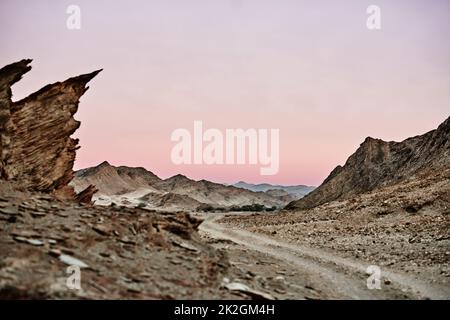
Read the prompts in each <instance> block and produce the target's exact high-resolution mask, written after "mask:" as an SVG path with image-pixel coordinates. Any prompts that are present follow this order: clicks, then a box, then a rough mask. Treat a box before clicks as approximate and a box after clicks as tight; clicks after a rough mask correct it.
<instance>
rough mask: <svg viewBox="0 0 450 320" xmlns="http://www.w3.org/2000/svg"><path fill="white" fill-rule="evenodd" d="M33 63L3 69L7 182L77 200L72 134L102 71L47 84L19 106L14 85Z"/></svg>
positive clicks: (0, 124)
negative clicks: (90, 88) (84, 98)
mask: <svg viewBox="0 0 450 320" xmlns="http://www.w3.org/2000/svg"><path fill="white" fill-rule="evenodd" d="M30 62H31V60H22V61H20V62H16V63H13V64H11V65H8V66H6V67H4V68H2V69H1V70H0V134H1V137H0V174H1V178H2V179H4V180H8V181H13V182H14V183H15V184H16V185H17V186H18V187H21V188H24V189H27V190H34V191H41V192H54V193H56V194H62V193H64V194H67V195H71V196H73V191H72V190H71V188H68V187H67V186H68V184H69V182H70V181H71V180H72V178H73V170H72V168H73V163H74V160H75V151H76V150H77V149H78V139H72V138H71V137H70V136H71V135H72V134H73V133H74V132H75V130H77V129H78V127H79V125H80V123H79V122H78V121H76V120H75V119H74V118H73V115H74V114H75V113H76V112H77V110H78V104H79V100H80V97H81V96H82V95H83V94H84V93H85V92H86V91H87V90H88V87H87V86H86V84H87V83H88V82H89V81H90V80H91V79H92V78H94V77H95V76H96V75H97V74H98V73H99V72H100V71H101V70H97V71H94V72H92V73H88V74H83V75H80V76H77V77H73V78H70V79H68V80H66V81H64V82H56V83H53V84H50V85H47V86H45V87H43V88H42V89H40V90H39V91H37V92H35V93H33V94H31V95H30V96H28V97H26V98H24V99H22V100H20V101H17V102H13V101H12V100H11V86H12V85H13V84H14V83H15V82H17V81H18V80H20V79H21V77H22V75H23V74H25V73H26V72H28V71H29V70H30V69H31V67H30V66H29V64H30ZM91 191H92V189H91ZM84 196H86V193H85V194H84Z"/></svg>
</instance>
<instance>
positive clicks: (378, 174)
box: [286, 118, 450, 209]
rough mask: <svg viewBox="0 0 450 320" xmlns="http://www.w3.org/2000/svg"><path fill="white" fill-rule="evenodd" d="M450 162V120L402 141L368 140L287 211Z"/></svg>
mask: <svg viewBox="0 0 450 320" xmlns="http://www.w3.org/2000/svg"><path fill="white" fill-rule="evenodd" d="M449 163H450V118H448V119H447V120H446V121H445V122H444V123H442V124H441V125H440V126H439V127H438V128H437V129H436V130H433V131H430V132H428V133H425V134H423V135H420V136H416V137H412V138H409V139H406V140H404V141H402V142H385V141H383V140H380V139H373V138H370V137H369V138H367V139H366V140H365V141H364V142H363V143H362V144H361V146H360V147H359V148H358V150H357V151H356V152H355V153H354V154H353V155H351V156H350V158H348V160H347V162H346V163H345V165H344V166H342V167H341V166H338V167H336V168H335V169H334V170H333V171H332V172H331V174H330V175H329V176H328V178H327V179H325V181H324V182H323V183H322V185H320V186H319V187H318V188H317V189H315V190H314V191H313V192H311V193H310V194H308V195H307V196H306V197H304V198H302V199H300V200H298V201H294V202H291V203H290V204H289V205H288V206H287V207H286V209H309V208H313V207H315V206H318V205H321V204H324V203H327V202H330V201H333V200H338V199H344V198H348V197H350V196H354V195H357V194H361V193H364V192H368V191H371V190H374V189H377V188H380V187H384V186H388V185H393V184H396V183H398V182H401V181H404V180H406V179H408V178H410V177H413V176H415V175H416V174H419V173H420V172H421V171H423V170H432V169H439V168H443V167H445V166H448V165H449Z"/></svg>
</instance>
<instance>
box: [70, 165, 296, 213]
mask: <svg viewBox="0 0 450 320" xmlns="http://www.w3.org/2000/svg"><path fill="white" fill-rule="evenodd" d="M71 185H72V186H74V188H75V190H76V191H81V190H82V189H85V188H87V187H88V186H89V185H94V186H95V187H96V188H97V189H98V190H99V191H98V193H97V194H96V195H95V196H94V201H95V203H96V204H100V205H110V204H112V203H113V204H116V205H128V206H137V205H139V206H141V207H147V208H151V209H160V210H191V211H196V210H200V211H202V210H214V209H223V210H226V208H232V207H234V208H236V207H242V206H252V205H261V206H265V207H267V208H272V207H274V206H275V207H280V206H282V205H283V204H286V203H288V202H289V201H291V200H292V197H290V196H289V195H286V194H284V193H283V194H279V193H265V192H254V191H251V190H246V189H242V188H237V187H234V186H226V185H223V184H219V183H214V182H210V181H207V180H199V181H195V180H193V179H190V178H188V177H186V176H184V175H181V174H178V175H175V176H173V177H170V178H168V179H164V180H163V179H160V178H159V177H157V176H156V175H155V174H153V173H152V172H150V171H148V170H146V169H145V168H132V167H125V166H119V167H115V166H112V165H110V164H109V163H108V162H103V163H101V164H99V165H98V166H96V167H91V168H87V169H82V170H79V171H77V172H76V173H75V177H74V179H73V180H72V182H71Z"/></svg>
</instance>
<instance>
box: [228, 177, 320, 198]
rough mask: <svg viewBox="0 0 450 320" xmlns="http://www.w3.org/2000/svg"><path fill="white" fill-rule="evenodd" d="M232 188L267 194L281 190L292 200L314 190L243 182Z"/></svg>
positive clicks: (309, 187) (304, 187)
mask: <svg viewBox="0 0 450 320" xmlns="http://www.w3.org/2000/svg"><path fill="white" fill-rule="evenodd" d="M233 186H235V187H237V188H242V189H247V190H251V191H254V192H268V191H271V190H283V191H285V192H286V193H287V194H290V195H292V196H293V197H294V198H297V199H299V198H302V197H304V196H305V195H307V194H308V193H310V192H311V191H312V190H314V189H315V187H311V186H305V185H297V186H281V185H272V184H268V183H261V184H251V183H246V182H244V181H239V182H238V183H235V184H234V185H233ZM272 194H276V193H275V192H272ZM280 194H282V193H280Z"/></svg>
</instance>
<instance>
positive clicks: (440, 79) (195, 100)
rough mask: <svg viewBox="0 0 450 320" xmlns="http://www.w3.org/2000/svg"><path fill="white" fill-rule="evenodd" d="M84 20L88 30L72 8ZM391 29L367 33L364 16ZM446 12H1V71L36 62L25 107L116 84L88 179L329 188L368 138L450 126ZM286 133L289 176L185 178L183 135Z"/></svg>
mask: <svg viewBox="0 0 450 320" xmlns="http://www.w3.org/2000/svg"><path fill="white" fill-rule="evenodd" d="M70 4H76V5H79V6H80V8H81V18H82V20H81V23H82V25H81V30H68V29H67V28H66V19H67V14H66V12H65V11H66V8H67V6H68V5H70ZM371 4H375V5H378V6H380V7H381V10H382V29H381V30H380V31H370V30H368V29H367V28H366V19H367V14H366V8H367V7H368V6H369V5H371ZM449 35H450V1H447V0H443V1H440V0H433V1H426V0H420V1H419V0H395V1H394V0H389V1H381V0H371V1H364V0H352V1H350V0H343V1H335V0H327V1H324V0H319V1H312V0H311V1H300V0H292V1H287V0H282V1H275V0H271V1H264V0H218V1H208V0H201V1H200V0H189V1H185V0H184V1H183V0H179V1H173V0H165V1H163V0H161V1H151V0H150V1H148V0H146V1H144V0H142V1H137V0H127V1H106V0H104V1H98V0H89V1H88V0H72V1H51V0H47V1H45V0H40V1H35V0H28V1H25V0H1V1H0V36H1V39H2V42H1V43H2V44H1V48H0V65H2V66H3V65H6V64H9V63H11V62H15V61H18V60H20V59H22V58H32V59H34V61H33V63H32V66H33V70H32V71H30V72H29V73H28V74H27V75H26V76H25V77H24V79H23V80H22V81H21V82H19V83H18V84H16V85H15V86H14V87H13V94H14V97H13V99H14V100H17V99H20V98H23V97H25V96H26V95H28V94H30V93H31V92H33V91H36V90H38V89H39V88H40V87H42V86H43V85H45V84H47V83H52V82H56V81H61V80H65V79H66V78H68V77H71V76H74V75H78V74H81V73H87V72H90V71H93V70H95V69H98V68H104V71H103V72H102V73H101V74H100V75H99V76H98V77H97V78H95V79H94V80H93V81H92V82H91V83H90V87H91V89H90V90H89V91H88V92H87V93H86V94H85V95H84V96H83V97H82V99H81V104H80V108H79V111H78V113H77V115H76V119H78V120H80V121H81V122H82V124H81V127H80V129H79V130H78V131H77V133H76V134H75V136H76V137H78V138H80V145H81V149H80V150H79V151H78V153H77V161H76V169H78V168H83V167H87V166H93V165H97V164H98V163H100V162H102V161H103V160H108V161H109V162H110V163H112V164H114V165H129V166H144V167H146V168H147V169H149V170H151V171H153V172H154V173H156V174H157V175H159V176H160V177H162V178H166V177H169V176H171V175H174V174H177V173H182V174H185V175H187V176H189V177H191V178H194V179H202V178H205V179H209V180H212V181H218V182H236V181H239V180H245V181H248V182H269V183H280V184H311V185H317V184H320V183H321V181H322V180H323V179H324V178H325V177H326V176H327V175H328V173H329V172H330V171H331V170H332V169H333V168H334V167H335V166H336V165H338V164H343V163H344V162H345V160H346V159H347V158H348V156H349V155H350V154H351V153H353V152H354V151H355V150H356V149H357V147H358V146H359V144H360V143H361V142H362V141H363V140H364V138H365V137H367V136H372V137H377V138H382V139H384V140H396V141H400V140H403V139H405V138H407V137H409V136H414V135H417V134H421V133H424V132H426V131H429V130H432V129H434V128H435V127H437V125H438V124H439V123H441V122H442V121H443V120H444V119H445V118H446V117H448V116H449V115H450V112H449V111H450V104H449V101H450V41H449V38H450V37H449ZM194 120H202V121H203V124H204V126H205V127H207V128H218V129H222V130H224V129H226V128H278V129H280V171H279V173H278V174H277V175H274V176H260V175H259V167H260V166H230V165H228V166H207V165H197V166H194V165H191V166H187V165H184V166H176V165H174V164H172V162H171V160H170V151H171V148H172V146H173V145H174V143H173V142H171V141H170V134H171V132H172V131H173V130H174V129H176V128H188V129H190V130H192V126H193V121H194Z"/></svg>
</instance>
